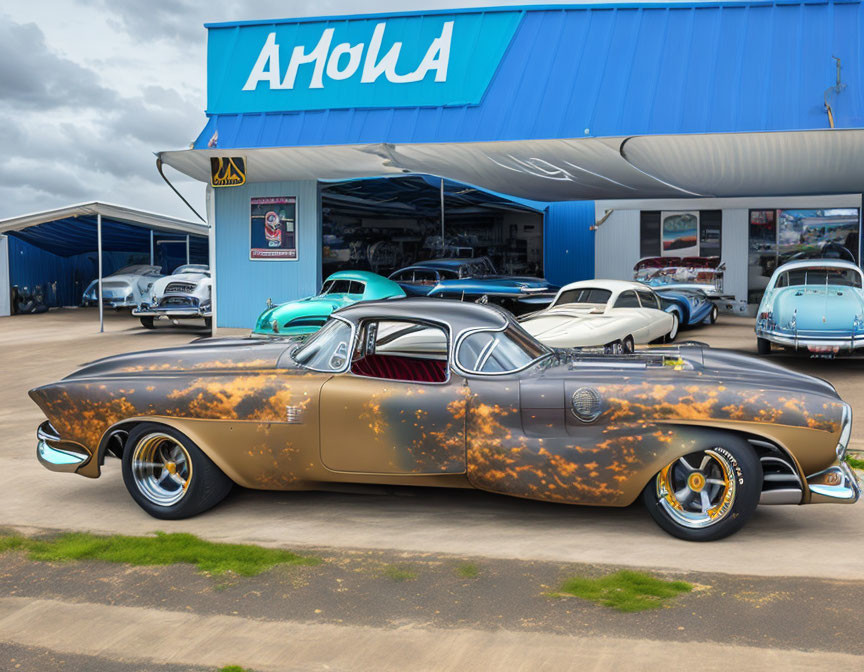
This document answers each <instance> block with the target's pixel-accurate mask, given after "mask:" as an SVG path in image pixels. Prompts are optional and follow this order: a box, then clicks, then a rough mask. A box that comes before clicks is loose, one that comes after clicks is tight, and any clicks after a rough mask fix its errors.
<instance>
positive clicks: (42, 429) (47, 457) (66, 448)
mask: <svg viewBox="0 0 864 672" xmlns="http://www.w3.org/2000/svg"><path fill="white" fill-rule="evenodd" d="M36 440H37V443H36V459H38V460H39V463H40V464H41V465H42V466H43V467H45V468H46V469H48V470H50V471H62V472H76V471H78V468H79V467H81V466H82V465H84V464H86V463H87V462H88V461H89V459H90V454H89V453H87V452H86V451H85V450H84V449H83V448H82V447H80V446H78V445H76V444H73V443H69V442H68V441H67V442H64V441H63V440H62V439H61V438H60V437H59V436H58V435H57V430H55V429H54V428H53V427H52V426H51V423H50V422H48V421H45V422H43V423H42V424H41V425H39V428H38V429H37V430H36Z"/></svg>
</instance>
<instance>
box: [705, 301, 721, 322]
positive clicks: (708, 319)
mask: <svg viewBox="0 0 864 672" xmlns="http://www.w3.org/2000/svg"><path fill="white" fill-rule="evenodd" d="M719 315H720V311H719V310H718V309H717V306H714V305H712V306H711V311H710V312H709V313H708V317H706V318H705V324H714V323H715V322H716V321H717V317H718V316H719Z"/></svg>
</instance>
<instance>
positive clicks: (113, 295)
mask: <svg viewBox="0 0 864 672" xmlns="http://www.w3.org/2000/svg"><path fill="white" fill-rule="evenodd" d="M164 277H165V276H164V275H162V267H161V266H150V265H148V264H137V265H135V266H126V267H124V268H121V269H120V270H119V271H114V272H113V273H112V274H111V275H107V276H105V277H104V278H102V293H103V297H102V303H103V305H104V306H105V307H107V308H116V309H117V310H120V309H121V308H135V307H136V306H138V305H139V304H140V303H141V302H142V301H145V300H148V299H149V297H150V289H151V288H152V287H153V283H154V282H156V281H157V280H159V279H160V278H164ZM98 302H99V280H98V279H97V280H94V281H93V282H91V283H90V284H89V285H87V289H85V290H84V295H83V297H82V298H81V303H82V305H85V306H94V305H96V304H97V303H98Z"/></svg>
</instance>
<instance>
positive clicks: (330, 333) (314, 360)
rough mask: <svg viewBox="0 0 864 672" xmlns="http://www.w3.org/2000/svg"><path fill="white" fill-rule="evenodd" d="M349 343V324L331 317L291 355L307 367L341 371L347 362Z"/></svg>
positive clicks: (317, 369) (318, 369)
mask: <svg viewBox="0 0 864 672" xmlns="http://www.w3.org/2000/svg"><path fill="white" fill-rule="evenodd" d="M350 343H351V325H350V324H348V323H347V322H343V321H342V320H336V319H331V320H328V322H327V323H326V324H325V325H324V326H323V327H322V328H321V330H320V331H319V332H318V333H316V334H315V335H314V336H313V337H312V338H311V339H310V340H309V341H307V342H306V344H305V345H303V346H302V347H301V348H300V349H299V350H296V351H295V352H293V353H292V354H291V357H292V358H293V359H294V361H295V362H297V363H298V364H301V365H302V366H305V367H306V368H307V369H313V370H315V371H341V370H342V369H343V368H345V364H346V363H347V362H348V353H349V351H350V348H349V345H350Z"/></svg>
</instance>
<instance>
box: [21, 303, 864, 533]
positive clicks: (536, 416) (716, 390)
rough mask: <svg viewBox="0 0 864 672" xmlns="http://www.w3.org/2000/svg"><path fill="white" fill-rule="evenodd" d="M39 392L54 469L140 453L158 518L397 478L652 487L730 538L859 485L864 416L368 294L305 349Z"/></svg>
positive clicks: (663, 355) (194, 361)
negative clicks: (786, 507) (228, 501)
mask: <svg viewBox="0 0 864 672" xmlns="http://www.w3.org/2000/svg"><path fill="white" fill-rule="evenodd" d="M30 396H31V397H32V398H33V400H34V401H35V402H36V403H37V404H38V405H39V407H40V408H41V409H42V410H43V411H44V412H45V414H46V416H47V417H48V419H47V420H46V421H45V422H43V423H42V425H40V427H39V429H38V431H37V437H38V447H37V455H38V459H39V460H40V461H41V463H42V464H43V465H45V466H46V467H47V468H49V469H52V470H54V471H66V472H77V473H78V474H81V475H84V476H89V477H91V478H95V477H97V476H99V474H100V471H101V468H102V464H103V462H104V460H105V459H106V456H115V457H119V458H120V459H121V460H122V472H123V480H124V482H125V484H126V487H127V488H128V490H129V493H130V494H131V496H132V497H133V499H134V500H135V501H136V502H137V503H138V504H139V505H140V506H141V507H142V508H143V509H144V510H145V511H147V512H148V513H150V514H151V515H153V516H155V517H157V518H167V519H177V518H184V517H188V516H192V515H195V514H197V513H200V512H202V511H204V510H206V509H209V508H210V507H212V506H214V505H215V504H216V503H217V502H219V501H220V500H221V499H223V498H224V497H225V496H226V495H227V494H228V491H229V490H230V489H231V487H232V484H234V483H237V484H239V485H242V486H245V487H248V488H258V489H268V490H304V489H315V488H320V487H322V484H324V483H328V482H342V483H346V482H347V483H379V484H380V483H387V484H402V485H423V486H442V487H455V488H477V489H480V490H486V491H489V492H493V493H500V494H504V495H513V496H516V497H525V498H529V499H537V500H545V501H550V502H562V503H569V504H588V505H597V506H627V505H628V504H630V503H632V502H633V501H634V500H636V499H638V498H640V497H641V498H642V500H643V501H644V502H645V504H646V505H647V506H648V510H649V511H650V513H651V515H652V516H653V518H654V519H655V520H656V521H657V523H658V524H659V525H660V526H661V527H662V528H663V529H665V530H666V531H667V532H669V533H671V534H673V535H675V536H678V537H681V538H684V539H692V540H710V539H717V538H720V537H723V536H726V535H728V534H731V533H732V532H734V531H736V530H738V529H739V528H740V527H741V526H742V525H744V523H745V522H746V521H747V519H748V518H749V517H750V515H751V514H752V513H753V511H754V510H755V508H756V506H757V505H758V504H759V503H760V502H761V503H763V504H808V503H817V502H847V503H848V502H854V501H856V500H857V499H858V496H859V489H858V485H857V483H856V481H855V478H854V476H853V475H852V473H851V471H850V470H849V468H848V466H847V465H846V463H845V462H844V459H843V458H844V456H845V451H846V445H847V443H848V441H849V436H850V432H851V422H852V418H851V415H850V410H849V407H848V406H847V405H846V404H845V403H844V402H843V401H842V400H841V399H840V397H839V396H838V395H837V392H836V391H835V390H834V388H833V387H832V386H831V385H829V384H828V383H826V382H824V381H822V380H819V379H817V378H813V377H810V376H806V375H802V374H799V373H793V372H792V371H788V370H786V369H783V368H782V367H779V366H776V365H774V364H771V363H768V362H764V361H760V360H758V359H755V358H751V357H747V356H746V355H741V354H737V353H733V352H728V351H723V350H713V349H711V348H708V347H703V346H686V347H685V346H681V347H677V348H671V347H669V348H658V349H652V350H649V351H645V352H640V353H639V354H635V355H622V356H608V355H599V356H595V355H588V354H578V353H576V352H575V351H556V350H552V349H550V348H547V347H546V346H544V345H542V344H541V343H539V342H538V341H536V340H535V339H534V338H532V337H531V336H530V335H529V334H528V333H526V332H525V331H524V330H523V329H522V327H520V326H519V324H518V323H517V322H516V321H515V320H514V319H513V317H512V315H510V314H508V313H506V312H505V311H503V310H501V309H500V308H497V307H494V306H484V305H478V304H475V303H463V302H456V301H447V300H440V301H431V300H428V299H400V300H394V301H375V302H367V303H358V304H355V305H352V306H349V307H347V308H343V309H342V310H339V311H337V312H335V313H334V314H333V315H332V316H331V317H330V319H329V320H328V321H327V324H326V325H325V326H324V328H323V329H321V330H320V331H319V332H318V333H317V334H315V335H314V336H312V337H311V338H310V339H309V340H308V341H307V342H306V343H304V344H302V345H301V344H298V343H296V342H294V341H292V340H291V339H266V340H255V339H234V340H230V339H209V340H206V339H205V340H201V341H196V342H195V343H192V344H190V345H187V346H184V347H179V348H169V349H164V350H152V351H149V352H141V353H137V354H129V355H121V356H116V357H110V358H107V359H102V360H99V361H97V362H93V363H91V364H89V365H86V366H85V367H84V368H82V369H81V370H79V371H77V372H76V373H74V374H72V375H70V376H67V377H66V378H64V379H63V380H60V381H58V382H56V383H52V384H50V385H45V386H44V387H39V388H37V389H34V390H31V391H30ZM46 504H47V503H46ZM58 504H59V503H58Z"/></svg>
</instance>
